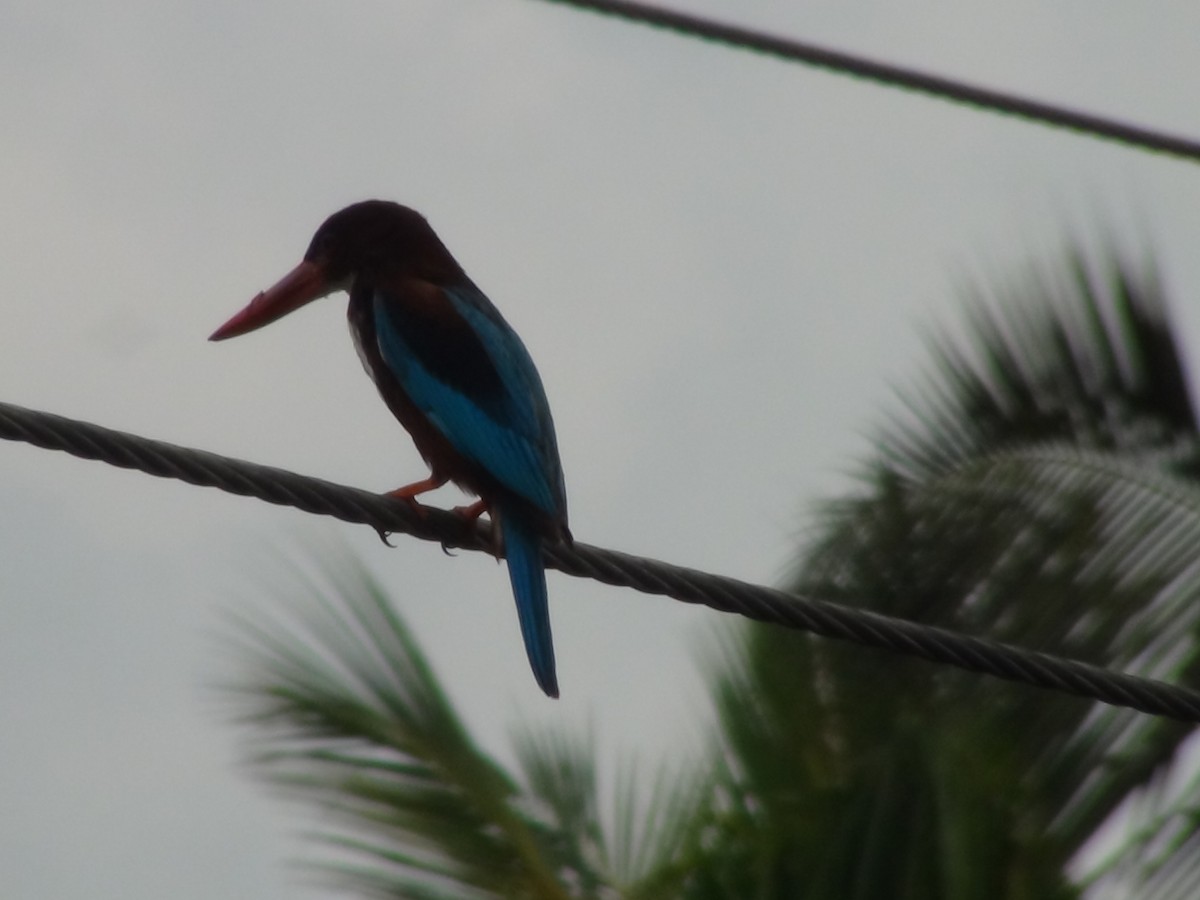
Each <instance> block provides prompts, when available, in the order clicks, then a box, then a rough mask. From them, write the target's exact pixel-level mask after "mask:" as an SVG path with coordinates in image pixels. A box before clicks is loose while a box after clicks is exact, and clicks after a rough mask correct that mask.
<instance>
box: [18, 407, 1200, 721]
mask: <svg viewBox="0 0 1200 900" xmlns="http://www.w3.org/2000/svg"><path fill="white" fill-rule="evenodd" d="M0 438H3V439H5V440H12V441H26V442H28V443H30V444H34V445H36V446H38V447H44V448H46V449H51V450H62V451H64V452H66V453H70V454H72V455H74V456H79V457H83V458H84V459H94V460H100V461H102V462H106V463H109V464H111V465H114V466H120V467H121V468H125V469H137V470H139V471H142V472H147V473H149V474H151V475H157V476H159V477H161V478H177V479H179V480H181V481H186V482H187V483H188V484H196V485H204V486H207V487H215V488H220V489H221V490H223V491H228V492H230V493H233V494H240V495H242V496H248V497H258V498H259V499H260V500H266V501H267V502H268V503H275V504H278V505H281V506H294V507H296V508H297V509H301V510H304V511H305V512H310V513H316V514H319V515H327V516H334V517H335V518H338V519H341V520H343V521H345V522H356V523H361V524H364V525H370V526H371V527H372V528H375V529H376V530H377V531H379V532H380V533H381V534H385V533H389V532H401V533H404V534H409V535H412V536H413V537H417V538H421V539H422V540H428V541H437V542H439V543H441V544H442V545H443V546H445V547H455V548H461V549H465V550H484V551H489V552H490V550H491V548H492V547H493V543H492V540H491V530H490V527H488V526H487V525H486V524H484V523H475V524H472V525H468V524H466V522H465V520H464V519H463V518H462V517H461V516H459V515H456V514H454V513H451V512H445V511H442V510H437V509H431V508H428V507H421V508H420V509H419V510H418V509H417V508H415V507H414V506H412V505H410V504H408V503H405V502H403V501H399V500H395V499H393V498H390V497H387V496H384V495H381V494H373V493H371V492H369V491H363V490H359V489H357V488H351V487H346V486H344V485H340V484H334V483H333V482H330V481H322V480H320V479H317V478H309V477H307V476H304V475H298V474H296V473H295V472H288V471H286V470H284V469H276V468H273V467H271V466H262V465H258V464H256V463H250V462H245V461H243V460H238V459H231V458H229V457H225V456H219V455H218V454H215V453H208V452H206V451H202V450H193V449H190V448H187V447H179V446H177V445H175V444H168V443H166V442H163V441H155V440H150V439H148V438H143V437H139V436H137V435H133V434H127V433H125V432H121V431H114V430H112V429H109V428H103V427H101V426H99V425H93V424H90V423H87V422H80V421H76V420H74V419H67V418H64V417H62V416H56V415H51V414H50V413H44V412H38V411H35V410H30V409H24V408H22V407H20V406H13V405H11V404H7V403H0ZM545 556H546V562H547V564H548V565H550V566H551V567H553V568H555V569H558V570H559V571H561V572H565V573H566V574H568V575H574V576H577V577H580V578H591V579H594V580H596V581H599V582H602V583H604V584H609V585H613V586H616V587H630V588H633V589H634V590H638V591H641V592H643V593H646V594H658V595H662V596H665V597H672V598H674V599H676V600H682V601H683V602H685V603H698V604H703V605H705V606H709V607H711V608H713V609H716V610H720V611H722V612H729V613H738V614H740V615H743V616H746V617H748V618H750V619H755V620H757V621H760V622H771V623H774V624H777V625H785V626H787V627H789V628H797V629H800V630H803V631H809V632H812V633H813V634H819V635H823V636H825V637H831V638H837V639H840V640H847V641H853V642H855V643H858V644H863V645H865V646H869V647H880V648H883V649H887V650H892V651H894V652H897V653H901V654H906V655H909V656H917V657H920V658H922V659H926V660H929V661H931V662H935V663H944V664H947V665H953V666H957V667H958V668H961V669H966V670H967V671H970V672H980V673H983V674H986V675H993V676H995V677H997V678H1003V679H1006V680H1008V681H1016V682H1020V683H1022V684H1028V685H1033V686H1035V687H1041V688H1047V689H1050V690H1057V691H1064V692H1066V693H1070V694H1075V695H1077V696H1080V697H1086V698H1090V699H1093V700H1099V701H1102V702H1104V703H1108V704H1111V705H1113V706H1126V707H1130V708H1132V709H1136V710H1139V711H1141V712H1144V713H1150V714H1153V715H1160V716H1168V717H1170V718H1174V719H1180V720H1183V721H1188V722H1200V693H1197V692H1195V691H1191V690H1187V689H1185V688H1180V687H1176V686H1175V685H1170V684H1166V683H1164V682H1160V681H1154V680H1151V679H1148V678H1141V677H1138V676H1134V675H1125V674H1121V673H1117V672H1110V671H1108V670H1106V669H1102V668H1100V667H1098V666H1093V665H1088V664H1086V663H1081V662H1076V661H1074V660H1069V659H1062V658H1059V657H1055V656H1050V655H1048V654H1045V653H1035V652H1033V651H1030V650H1024V649H1021V648H1019V647H1014V646H1010V645H1007V644H1001V643H998V642H996V641H989V640H984V639H981V638H975V637H970V636H968V635H964V634H959V633H957V632H954V631H950V630H948V629H944V628H934V627H930V626H928V625H921V624H918V623H916V622H910V621H907V620H904V619H897V618H893V617H890V616H883V615H879V614H877V613H872V612H868V611H865V610H861V609H854V608H852V607H846V606H840V605H838V604H835V603H829V602H827V601H824V600H814V599H807V598H804V597H800V596H797V595H795V594H788V593H785V592H783V591H778V590H773V589H771V588H764V587H759V586H757V585H753V584H748V583H746V582H743V581H738V580H737V579H734V578H725V577H722V576H719V575H711V574H708V573H706V572H700V571H697V570H695V569H688V568H684V567H682V566H673V565H670V564H668V563H663V562H658V561H656V560H651V559H645V558H643V557H638V556H632V555H630V554H626V553H619V552H617V551H614V550H605V549H602V548H600V547H593V546H589V545H587V544H584V543H581V542H577V543H575V545H574V546H573V547H566V546H558V547H552V548H547V549H546V551H545Z"/></svg>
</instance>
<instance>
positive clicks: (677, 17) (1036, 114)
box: [547, 0, 1200, 161]
mask: <svg viewBox="0 0 1200 900" xmlns="http://www.w3.org/2000/svg"><path fill="white" fill-rule="evenodd" d="M547 2H550V3H558V4H561V5H563V6H573V7H576V8H578V9H584V10H590V11H592V12H597V13H602V14H604V15H610V16H617V17H619V18H622V19H627V20H629V21H632V22H640V23H643V24H645V25H652V26H656V27H658V28H665V29H668V30H671V31H676V32H678V33H680V34H683V35H686V36H688V37H698V38H702V39H704V40H709V41H714V42H716V43H719V44H726V45H728V46H730V47H739V48H742V49H745V50H754V51H757V52H759V53H765V54H767V55H769V56H775V57H778V58H779V59H785V60H788V61H790V62H799V63H804V64H806V65H810V66H818V67H820V68H823V69H828V70H830V71H833V72H840V73H842V74H845V75H853V76H856V77H858V78H866V79H869V80H871V81H875V82H878V83H880V84H883V85H886V86H888V87H895V88H903V89H905V90H911V91H919V92H920V93H923V94H929V95H931V96H934V97H940V98H941V99H943V100H950V101H952V102H955V103H963V104H966V105H968V106H974V107H977V108H979V109H984V110H989V111H992V112H1000V113H1006V114H1008V115H1013V116H1017V117H1019V118H1022V119H1027V120H1029V121H1032V122H1039V123H1041V124H1043V125H1052V126H1054V127H1057V128H1065V129H1068V130H1071V131H1077V132H1079V133H1081V134H1088V135H1092V136H1094V137H1099V138H1105V139H1107V140H1111V141H1117V142H1119V143H1122V144H1127V145H1129V146H1132V147H1138V148H1141V149H1144V150H1154V151H1157V152H1159V153H1166V154H1170V155H1172V156H1178V157H1182V158H1184V159H1190V160H1193V161H1200V141H1197V140H1193V139H1191V138H1186V137H1181V136H1178V135H1172V134H1167V133H1165V132H1162V131H1157V130H1154V129H1151V128H1145V127H1143V126H1140V125H1132V124H1129V123H1127V122H1121V121H1118V120H1116V119H1113V118H1109V117H1106V116H1100V115H1094V114H1092V113H1085V112H1078V111H1076V110H1072V109H1068V108H1067V107H1064V106H1056V105H1054V104H1052V103H1044V102H1042V101H1039V100H1031V99H1029V98H1027V97H1021V96H1018V95H1016V94H1010V93H1006V92H1004V91H997V90H992V89H990V88H985V87H977V86H975V85H970V84H966V83H964V82H961V81H956V80H954V79H952V78H945V77H942V76H939V75H931V74H928V73H926V72H920V71H917V70H916V69H909V68H905V67H903V66H896V65H890V64H888V63H882V62H875V61H872V60H870V59H866V58H864V57H862V56H855V55H853V54H850V53H844V52H841V51H838V50H830V49H827V48H825V47H819V46H817V45H816V44H810V43H807V42H804V41H797V40H792V39H790V38H784V37H780V36H778V35H773V34H767V33H765V32H761V31H753V30H751V29H749V28H743V27H741V26H738V25H729V24H726V23H723V22H715V21H713V20H711V19H705V18H702V17H700V16H693V15H689V14H687V13H681V12H674V11H672V10H668V9H663V8H661V7H657V6H651V5H649V4H645V3H634V2H631V0H547Z"/></svg>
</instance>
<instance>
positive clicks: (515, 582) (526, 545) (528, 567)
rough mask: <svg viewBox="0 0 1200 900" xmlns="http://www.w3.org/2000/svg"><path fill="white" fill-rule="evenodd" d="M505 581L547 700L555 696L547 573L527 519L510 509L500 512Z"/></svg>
mask: <svg viewBox="0 0 1200 900" xmlns="http://www.w3.org/2000/svg"><path fill="white" fill-rule="evenodd" d="M500 528H501V530H502V532H503V533H504V554H505V556H506V557H507V558H508V577H509V579H510V580H511V581H512V589H513V597H514V598H515V599H516V601H517V618H518V619H519V620H520V622H521V637H522V638H524V640H525V653H526V654H527V655H528V656H529V666H530V668H532V669H533V677H534V678H536V679H537V683H538V685H539V686H540V687H541V689H542V690H543V691H545V692H546V694H547V695H548V696H550V697H557V696H558V676H557V675H556V674H555V671H554V641H553V638H552V637H551V634H550V607H549V604H548V603H547V598H546V570H545V568H544V567H543V565H542V537H541V534H540V533H539V532H538V529H537V528H536V526H535V525H534V523H532V522H530V521H529V519H528V517H527V515H522V511H521V510H519V509H514V508H512V507H504V508H502V509H501V510H500Z"/></svg>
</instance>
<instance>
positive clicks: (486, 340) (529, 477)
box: [374, 283, 564, 517]
mask: <svg viewBox="0 0 1200 900" xmlns="http://www.w3.org/2000/svg"><path fill="white" fill-rule="evenodd" d="M429 287H430V288H431V289H432V290H436V291H437V295H428V294H427V295H426V296H424V297H422V298H421V301H420V302H416V301H415V300H414V297H415V296H416V295H415V294H414V293H413V292H412V291H411V290H409V291H408V292H402V291H389V290H386V289H383V288H380V289H377V290H376V293H375V297H374V316H375V329H376V335H377V340H378V343H379V351H380V354H381V356H382V357H383V360H384V362H385V363H386V364H387V366H388V369H389V370H390V371H391V373H392V374H393V375H394V376H395V378H396V380H397V381H398V382H399V383H400V386H401V387H402V388H403V389H404V391H405V393H406V394H408V396H409V398H410V399H411V400H412V401H413V403H414V404H416V406H417V407H418V409H420V410H421V412H422V413H424V414H425V416H426V417H427V418H428V419H429V421H430V422H431V423H433V425H434V426H435V427H436V428H437V429H438V430H439V431H440V432H441V433H442V434H443V435H444V436H445V437H446V439H447V440H449V442H450V443H451V445H453V447H454V448H455V449H456V450H457V451H458V452H459V453H461V454H462V455H463V456H465V457H466V458H467V459H469V460H471V461H473V462H474V463H476V464H477V465H479V466H480V467H481V468H483V469H484V470H485V471H487V472H488V473H489V474H491V475H492V477H494V478H495V479H496V480H497V481H499V482H500V484H502V485H504V487H506V488H507V489H509V490H510V491H512V492H513V493H514V494H516V495H518V496H520V497H522V498H524V499H525V500H527V501H528V502H530V503H532V504H533V505H534V506H535V507H537V508H538V509H541V510H543V511H545V512H546V513H548V514H550V515H552V516H556V517H557V516H559V515H561V514H562V512H563V507H564V500H563V497H564V490H563V484H562V468H561V464H560V463H559V460H558V448H557V445H556V442H555V437H554V424H553V421H552V420H551V418H550V408H549V404H548V403H547V401H546V394H545V390H544V389H543V387H542V382H541V379H540V378H539V377H538V373H537V369H536V368H535V367H534V365H533V360H532V359H531V358H530V356H529V353H528V351H527V350H526V349H525V346H524V344H522V343H521V340H520V338H518V337H517V335H516V333H515V332H514V331H513V330H512V328H510V327H509V325H508V323H506V322H505V321H504V319H503V318H502V317H501V316H500V314H499V312H498V311H497V310H496V309H495V307H494V306H492V304H491V303H490V302H489V301H488V299H487V297H485V296H484V295H483V293H482V292H481V291H479V289H478V288H476V287H475V286H474V285H473V284H470V283H468V284H466V285H464V286H461V287H456V288H453V289H446V288H440V289H433V288H432V286H429ZM439 295H440V296H439ZM431 296H432V297H433V298H434V299H432V300H431V299H430V298H431Z"/></svg>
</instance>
